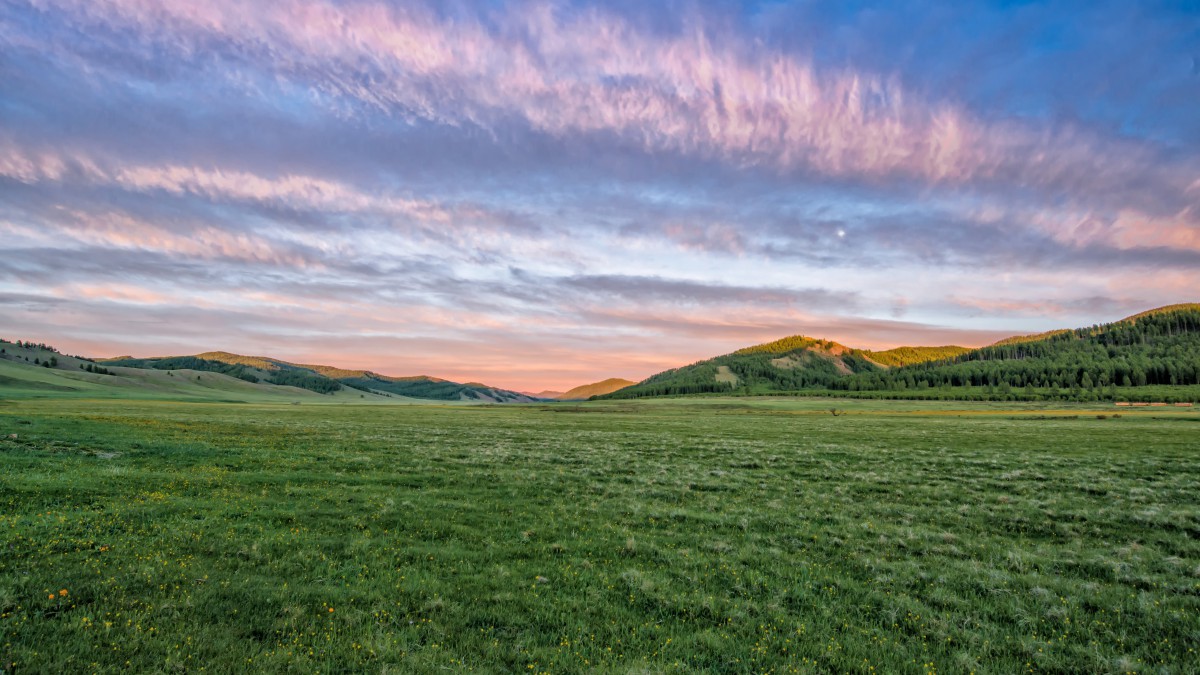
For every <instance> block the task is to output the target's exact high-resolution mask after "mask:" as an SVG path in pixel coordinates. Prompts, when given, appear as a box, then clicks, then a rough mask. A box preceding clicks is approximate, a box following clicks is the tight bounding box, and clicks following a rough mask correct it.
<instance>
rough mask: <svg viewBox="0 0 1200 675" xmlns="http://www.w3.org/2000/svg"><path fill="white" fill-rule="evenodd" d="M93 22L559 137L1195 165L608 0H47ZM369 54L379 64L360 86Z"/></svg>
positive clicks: (1168, 178) (870, 170) (836, 167)
mask: <svg viewBox="0 0 1200 675" xmlns="http://www.w3.org/2000/svg"><path fill="white" fill-rule="evenodd" d="M41 4H43V6H45V7H46V8H47V9H51V8H53V9H57V10H58V11H65V12H69V13H71V14H73V15H74V16H76V17H78V19H79V20H80V21H82V22H85V23H99V24H104V25H109V26H115V27H118V28H132V29H133V30H135V31H137V32H139V33H141V34H142V36H143V37H144V39H147V40H155V41H158V42H161V43H163V44H167V45H169V46H170V47H172V48H174V49H175V50H177V51H178V52H180V53H182V54H184V55H191V54H194V53H196V52H198V51H200V50H202V49H204V48H205V45H207V44H211V42H210V41H211V39H213V38H218V39H220V40H223V41H228V42H230V43H232V44H233V45H235V49H236V50H237V51H238V52H239V53H242V54H245V55H247V58H253V57H251V56H249V55H257V58H259V59H260V60H261V63H259V64H258V65H262V66H265V67H267V68H272V69H274V70H276V71H278V72H280V73H281V74H283V75H284V76H289V77H290V76H295V77H297V78H300V79H303V80H305V81H306V82H312V83H313V84H314V85H315V86H316V87H318V88H319V89H322V90H325V91H327V92H328V93H333V94H335V95H339V96H350V97H353V98H355V99H358V100H361V101H363V102H365V103H367V104H369V105H374V106H378V107H380V108H383V109H386V110H389V111H395V112H398V113H400V114H414V115H417V116H420V117H424V118H426V119H431V120H435V121H438V122H442V123H448V124H456V125H457V124H464V123H470V124H476V125H479V126H482V127H484V128H489V127H490V126H491V120H493V119H496V118H497V117H500V118H503V117H507V116H517V117H519V118H523V119H525V120H526V121H527V122H528V123H529V124H530V125H531V126H532V127H534V128H535V129H539V130H542V131H544V132H546V133H549V134H554V135H560V136H569V135H572V134H577V133H580V132H596V131H600V132H606V133H610V132H615V133H618V134H620V135H621V136H622V137H624V138H626V139H627V140H629V141H631V142H634V143H638V144H640V145H642V146H643V147H644V148H646V149H647V150H648V151H663V150H665V151H671V152H679V153H684V154H687V155H702V156H713V157H720V158H723V159H725V160H728V161H733V162H736V163H739V164H752V165H763V166H773V167H777V168H779V169H785V170H787V169H795V168H803V169H813V170H817V171H819V172H822V173H824V174H827V175H833V176H848V177H860V178H861V177H866V178H879V177H884V176H911V177H917V178H921V179H924V180H926V181H930V182H935V183H938V182H942V183H949V184H955V185H958V184H968V183H971V182H973V181H985V182H986V181H990V180H1000V181H1006V182H1010V183H1011V182H1015V183H1017V184H1020V185H1028V184H1031V183H1039V182H1040V183H1044V184H1046V183H1069V184H1071V185H1074V186H1076V187H1078V186H1079V185H1080V178H1081V177H1083V176H1087V178H1088V181H1087V182H1088V183H1090V184H1091V185H1093V186H1094V187H1095V188H1096V190H1095V191H1094V193H1093V194H1094V195H1100V196H1103V195H1104V193H1105V188H1106V186H1124V185H1126V184H1128V183H1129V182H1130V179H1131V178H1136V177H1138V176H1140V175H1144V174H1147V173H1154V174H1155V175H1156V176H1157V178H1158V182H1159V183H1160V184H1163V185H1166V186H1168V187H1172V188H1173V189H1174V190H1175V194H1176V195H1177V196H1180V197H1182V196H1183V195H1184V193H1185V192H1187V191H1188V190H1189V189H1190V188H1191V187H1192V186H1193V185H1194V184H1195V181H1196V175H1195V174H1196V172H1195V167H1192V168H1191V169H1189V170H1187V171H1183V172H1182V173H1180V172H1179V171H1175V170H1172V169H1169V168H1162V167H1160V166H1158V165H1157V164H1156V162H1155V159H1154V157H1153V156H1152V155H1151V154H1150V153H1148V152H1147V151H1146V149H1145V148H1144V147H1142V146H1140V145H1138V144H1136V143H1132V142H1129V143H1125V142H1119V141H1116V140H1112V139H1107V140H1103V141H1101V140H1100V139H1098V138H1094V137H1091V136H1089V135H1087V134H1085V133H1083V132H1082V131H1080V130H1078V129H1071V128H1065V129H1062V130H1059V131H1055V132H1048V131H1047V130H1046V129H1044V128H1032V127H1025V126H1022V125H1019V124H1014V123H1005V124H1001V123H991V122H984V121H982V120H979V119H976V118H974V117H973V116H972V115H970V114H968V113H967V112H965V111H963V110H961V109H959V108H956V107H955V106H954V105H951V104H946V103H939V102H932V101H927V100H923V99H921V98H920V97H918V96H916V95H914V94H913V93H912V92H909V91H906V90H905V89H904V88H903V86H902V85H900V84H899V83H898V82H897V81H895V80H893V79H892V78H890V77H888V76H886V75H881V74H875V73H868V72H859V71H854V70H848V69H847V70H834V71H828V72H822V71H819V70H817V69H816V68H815V67H814V66H813V65H812V64H811V63H810V62H808V61H806V60H805V59H803V58H801V57H797V56H795V55H791V54H785V53H782V52H778V51H773V50H771V49H769V48H766V47H762V46H758V45H753V44H746V43H745V42H743V41H741V40H738V39H736V38H734V37H732V36H730V35H726V34H724V33H722V32H721V31H720V30H718V29H714V28H711V27H710V26H706V25H705V24H704V21H703V19H702V18H701V17H700V16H699V15H693V16H692V17H691V18H690V19H686V20H685V21H684V30H682V31H681V32H680V33H679V34H676V35H672V36H669V37H664V36H662V35H657V34H651V33H649V32H646V31H644V30H642V29H641V28H640V27H638V26H636V25H633V24H631V23H630V22H629V21H627V20H626V19H624V18H622V17H620V16H618V15H615V14H611V13H606V12H604V11H602V10H598V9H591V10H580V11H574V12H572V11H567V10H565V9H563V8H561V7H560V6H559V5H557V4H554V3H547V2H533V3H529V4H528V5H525V6H524V7H523V11H521V12H511V13H506V14H504V15H500V16H490V17H488V19H489V25H488V27H486V28H485V27H484V26H483V25H482V23H481V20H479V19H471V18H456V19H447V18H442V17H439V16H435V15H434V14H433V13H432V12H431V11H429V10H428V9H427V8H426V7H424V6H421V5H408V6H405V7H402V8H397V7H390V6H386V5H383V4H381V3H375V2H353V3H347V4H333V3H328V2H322V1H321V0H284V1H281V2H275V3H269V4H257V3H243V2H234V1H232V0H214V1H213V2H205V3H195V2H189V1H184V0H167V1H166V2H159V1H151V0H88V1H87V2H81V1H78V0H43V2H42V3H41ZM364 65H368V66H369V67H370V68H371V69H372V70H378V71H380V72H381V73H382V77H381V78H379V79H378V80H377V81H373V82H372V83H371V84H370V85H366V84H363V81H362V79H361V78H360V77H357V76H356V74H357V73H360V72H361V70H362V68H363V67H364Z"/></svg>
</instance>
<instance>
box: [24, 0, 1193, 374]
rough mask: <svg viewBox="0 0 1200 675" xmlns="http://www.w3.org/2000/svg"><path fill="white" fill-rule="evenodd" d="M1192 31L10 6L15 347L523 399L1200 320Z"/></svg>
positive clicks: (377, 8)
mask: <svg viewBox="0 0 1200 675" xmlns="http://www.w3.org/2000/svg"><path fill="white" fill-rule="evenodd" d="M1198 110H1200V3H1196V2H1153V1H1145V2H1142V1H1138V2H1134V1H1132V0H1123V1H1119V2H1107V1H1105V0H1095V1H1084V2H961V3H959V2H953V3H951V2H943V1H941V0H928V1H921V0H904V1H899V2H892V3H870V2H855V1H841V0H839V1H823V0H811V1H797V2H786V1H778V2H770V1H766V0H758V1H745V2H738V1H736V0H721V1H716V2H699V1H694V2H676V1H665V2H649V3H648V2H640V1H635V0H611V1H609V2H583V1H570V0H561V1H541V0H513V1H509V0H479V1H473V0H450V1H442V2H438V1H431V2H423V1H417V0H414V1H412V2H400V1H394V2H382V1H378V0H344V1H343V0H337V1H334V0H272V1H271V2H247V1H245V0H206V1H205V2H196V1H195V0H28V1H27V0H0V335H3V336H4V337H7V338H9V339H32V340H35V341H44V342H48V343H51V344H54V345H56V346H58V347H59V348H60V349H63V350H64V351H67V352H69V353H80V354H86V355H91V356H115V355H123V354H131V355H135V356H155V355H168V354H194V353H198V352H203V351H209V350H226V351H233V352H238V353H244V354H255V355H266V356H272V357H276V358H282V359H285V360H290V361H296V362H302V363H323V364H329V365H337V366H343V367H350V368H368V369H371V370H374V371H376V372H381V373H385V374H390V375H417V374H425V375H433V376H437V377H443V378H447V379H453V380H457V381H468V380H469V381H483V382H486V383H488V384H491V385H493V386H501V387H505V388H510V389H517V390H525V391H540V390H542V389H557V390H560V391H561V390H564V389H566V388H570V387H573V386H576V385H579V384H584V383H587V382H592V381H596V380H600V379H604V378H608V377H625V378H628V379H633V380H640V379H643V378H645V377H647V376H649V375H651V374H653V373H655V372H658V371H661V370H664V369H667V368H672V367H676V366H680V365H684V364H687V363H690V362H692V361H695V360H698V359H702V358H708V357H711V356H715V355H718V354H724V353H728V352H730V351H733V350H735V349H737V348H740V347H744V346H747V345H751V344H756V343H761V342H765V341H770V340H774V339H778V338H781V337H784V336H788V335H794V334H804V335H809V336H814V337H821V338H827V339H833V340H837V341H839V342H842V343H843V344H847V345H850V346H854V347H862V348H888V347H894V346H899V345H905V344H908V345H911V344H924V345H941V344H959V345H964V346H979V345H983V344H987V343H990V342H992V341H994V340H996V339H999V338H1001V337H1005V336H1008V335H1012V334H1018V333H1031V332H1037V331H1042V330H1048V329H1052V328H1061V327H1077V326H1084V325H1091V324H1095V323H1101V322H1105V321H1112V320H1116V319H1120V318H1122V317H1124V316H1127V315H1130V314H1133V313H1136V312H1138V311H1141V310H1144V309H1149V308H1151V307H1155V306H1160V305H1165V304H1171V303H1176V302H1185V301H1196V300H1197V299H1198V298H1200V114H1198V113H1197V111H1198Z"/></svg>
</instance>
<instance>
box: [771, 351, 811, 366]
mask: <svg viewBox="0 0 1200 675" xmlns="http://www.w3.org/2000/svg"><path fill="white" fill-rule="evenodd" d="M803 363H804V359H802V358H800V357H799V356H796V355H795V354H788V355H787V356H784V357H781V358H778V359H771V365H773V366H775V367H776V368H779V369H780V370H792V369H794V368H796V367H797V366H799V365H801V364H803Z"/></svg>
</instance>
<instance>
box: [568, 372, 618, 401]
mask: <svg viewBox="0 0 1200 675" xmlns="http://www.w3.org/2000/svg"><path fill="white" fill-rule="evenodd" d="M635 384H637V383H636V382H634V381H632V380H623V379H621V378H619V377H610V378H608V379H607V380H603V381H601V382H593V383H592V384H584V385H580V386H578V387H575V388H574V389H572V390H570V391H568V392H565V393H563V394H559V395H558V396H556V397H555V398H557V399H558V400H560V401H586V400H587V399H589V398H591V397H593V396H603V395H604V394H611V393H613V392H614V391H617V390H620V389H624V388H625V387H630V386H633V385H635Z"/></svg>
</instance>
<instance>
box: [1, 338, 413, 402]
mask: <svg viewBox="0 0 1200 675" xmlns="http://www.w3.org/2000/svg"><path fill="white" fill-rule="evenodd" d="M0 394H2V395H3V396H4V397H5V398H18V399H19V398H43V397H47V396H53V397H55V398H62V397H67V398H120V399H144V400H154V399H163V400H176V401H225V402H231V401H239V402H248V403H303V402H314V403H315V402H343V403H350V402H354V403H364V402H375V403H382V402H388V403H394V402H400V401H404V402H414V400H413V399H399V398H388V397H385V396H379V395H376V394H369V393H366V392H358V391H354V390H352V389H340V390H338V391H335V392H333V393H329V394H318V393H316V392H314V391H309V390H307V389H302V388H298V387H293V386H288V385H277V384H271V383H269V382H266V381H261V380H260V381H257V382H252V381H250V379H249V378H246V377H235V376H233V375H230V374H228V373H222V372H217V371H214V370H211V369H207V368H205V369H192V368H173V369H161V370H160V369H154V368H135V367H128V366H120V365H114V363H113V362H111V361H110V362H105V363H100V362H97V361H93V360H91V359H87V358H83V357H78V356H69V355H66V354H62V353H61V352H59V351H58V350H56V349H54V348H53V347H50V346H48V345H29V346H26V345H25V344H24V343H20V346H18V343H14V342H4V341H0Z"/></svg>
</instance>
